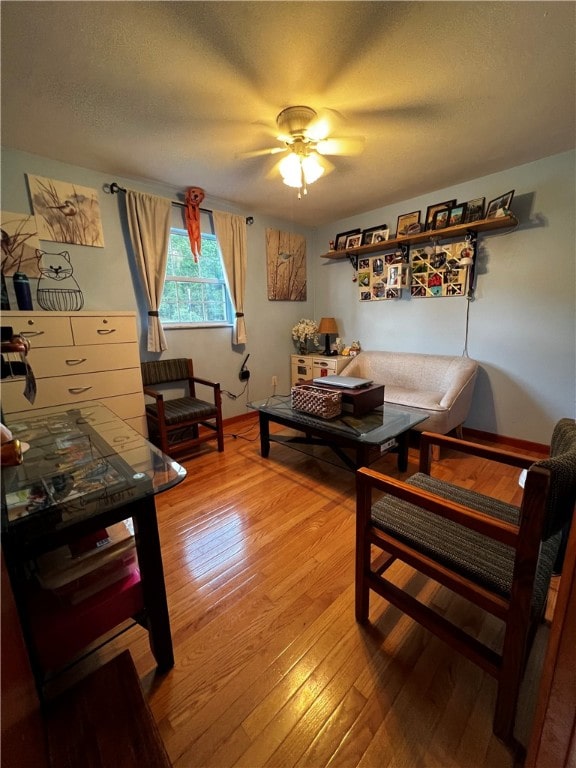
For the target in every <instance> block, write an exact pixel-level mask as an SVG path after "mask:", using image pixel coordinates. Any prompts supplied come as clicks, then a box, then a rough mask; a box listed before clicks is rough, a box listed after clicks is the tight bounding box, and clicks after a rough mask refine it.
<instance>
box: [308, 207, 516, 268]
mask: <svg viewBox="0 0 576 768" xmlns="http://www.w3.org/2000/svg"><path fill="white" fill-rule="evenodd" d="M517 226H518V219H517V218H516V216H514V214H513V213H510V214H508V215H507V216H498V217H497V218H492V219H482V220H480V221H471V222H468V223H467V224H458V225H457V226H455V227H445V228H444V229H433V230H432V229H428V230H426V231H425V232H417V233H416V234H414V235H406V236H405V237H396V238H393V239H391V240H386V241H384V242H382V243H373V244H372V245H359V246H358V247H356V248H343V249H342V250H341V251H329V252H328V253H323V254H322V256H321V258H322V259H347V258H349V257H350V256H363V255H365V254H369V253H377V252H378V251H387V250H389V249H390V248H395V247H396V246H399V245H415V244H416V243H425V242H432V241H433V240H450V239H452V238H455V237H460V236H465V235H467V234H468V233H469V232H486V231H488V230H491V229H505V228H509V227H517Z"/></svg>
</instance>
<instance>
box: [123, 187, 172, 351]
mask: <svg viewBox="0 0 576 768" xmlns="http://www.w3.org/2000/svg"><path fill="white" fill-rule="evenodd" d="M171 207H172V203H171V202H170V200H168V199H167V198H164V197H153V196H152V195H145V194H143V193H142V192H133V191H132V190H130V189H129V190H127V191H126V210H127V213H128V226H129V228H130V237H131V239H132V245H133V247H134V253H135V255H136V261H137V263H138V269H139V270H140V276H141V278H142V285H143V287H144V289H145V291H146V298H147V300H148V351H149V352H163V351H164V350H165V349H168V345H167V343H166V337H165V335H164V329H163V328H162V323H161V322H160V317H159V316H158V307H159V306H160V300H161V298H162V289H163V288H164V277H165V275H166V262H167V261H168V242H169V240H170V212H171Z"/></svg>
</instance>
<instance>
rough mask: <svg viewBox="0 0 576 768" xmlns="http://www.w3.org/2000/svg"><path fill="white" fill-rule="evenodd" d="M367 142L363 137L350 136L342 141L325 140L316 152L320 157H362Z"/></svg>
mask: <svg viewBox="0 0 576 768" xmlns="http://www.w3.org/2000/svg"><path fill="white" fill-rule="evenodd" d="M365 143H366V140H365V139H364V137H363V136H349V137H346V138H341V139H337V138H334V139H323V140H322V141H319V142H318V144H317V146H316V150H317V152H318V153H319V154H320V155H360V154H362V152H363V151H364V145H365Z"/></svg>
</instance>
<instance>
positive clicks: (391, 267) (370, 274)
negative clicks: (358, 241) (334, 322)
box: [358, 249, 408, 301]
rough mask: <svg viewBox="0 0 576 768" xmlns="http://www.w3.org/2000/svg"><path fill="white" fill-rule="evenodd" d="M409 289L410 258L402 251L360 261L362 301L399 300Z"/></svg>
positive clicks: (359, 280)
mask: <svg viewBox="0 0 576 768" xmlns="http://www.w3.org/2000/svg"><path fill="white" fill-rule="evenodd" d="M407 287H408V257H407V254H406V253H405V252H404V251H402V250H401V249H397V250H395V251H391V252H390V253H385V254H379V255H375V256H366V257H363V258H361V259H359V260H358V288H359V292H360V301H387V300H390V299H399V298H400V297H401V296H402V289H403V288H407Z"/></svg>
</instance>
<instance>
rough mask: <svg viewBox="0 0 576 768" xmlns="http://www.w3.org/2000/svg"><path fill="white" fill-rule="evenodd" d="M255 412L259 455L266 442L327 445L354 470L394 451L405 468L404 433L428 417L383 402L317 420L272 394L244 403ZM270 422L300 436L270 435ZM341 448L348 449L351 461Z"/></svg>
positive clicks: (267, 449) (266, 452) (265, 451)
mask: <svg viewBox="0 0 576 768" xmlns="http://www.w3.org/2000/svg"><path fill="white" fill-rule="evenodd" d="M248 406H249V407H250V408H253V409H254V410H257V411H258V415H259V419H260V454H261V455H262V456H263V457H264V458H267V457H268V456H269V454H270V443H283V444H285V445H291V444H298V443H300V444H305V445H323V446H328V447H329V448H330V449H331V450H332V451H333V452H334V453H335V454H336V455H337V456H338V458H339V459H340V460H341V461H342V462H343V463H344V464H345V466H346V467H348V468H349V469H352V470H356V469H358V468H359V467H367V466H369V465H370V464H372V463H373V462H374V461H376V459H378V458H379V457H380V456H381V455H382V454H383V453H387V452H388V451H391V450H397V451H398V469H399V470H400V472H405V471H406V469H407V468H408V434H409V432H410V430H411V429H412V428H413V427H415V426H416V425H417V424H420V423H421V422H423V421H425V420H426V419H427V418H428V414H427V413H426V412H425V411H421V410H417V409H414V408H404V407H402V406H399V405H391V404H389V403H384V405H383V406H381V407H380V408H378V409H376V410H374V411H370V412H369V413H366V414H363V415H362V416H359V417H358V416H354V415H353V414H347V413H343V414H341V415H340V416H337V417H336V418H334V419H321V418H319V417H317V416H311V415H310V414H308V413H302V412H301V411H295V410H294V409H293V408H292V407H291V398H290V396H289V395H274V396H272V397H268V398H266V399H265V400H259V401H256V402H252V403H248ZM270 422H273V423H275V424H282V425H283V426H286V427H290V428H291V429H293V430H296V431H297V432H303V433H304V436H301V435H295V436H291V435H290V436H287V435H278V434H270ZM344 449H352V453H353V456H354V458H353V459H351V458H350V457H349V456H348V455H347V454H346V453H344Z"/></svg>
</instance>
